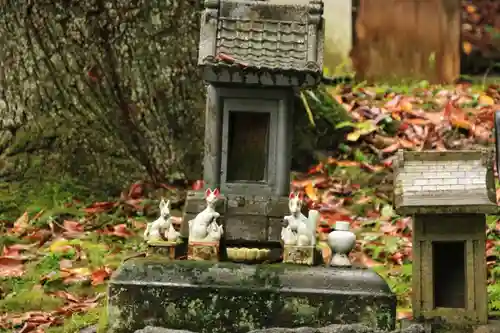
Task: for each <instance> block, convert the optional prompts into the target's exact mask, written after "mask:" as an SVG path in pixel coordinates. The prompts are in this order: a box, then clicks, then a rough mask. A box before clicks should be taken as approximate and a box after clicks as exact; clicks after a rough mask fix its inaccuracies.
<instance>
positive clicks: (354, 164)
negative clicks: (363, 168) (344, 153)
mask: <svg viewBox="0 0 500 333" xmlns="http://www.w3.org/2000/svg"><path fill="white" fill-rule="evenodd" d="M337 165H338V166H339V167H357V166H359V165H360V164H359V162H355V161H338V162H337Z"/></svg>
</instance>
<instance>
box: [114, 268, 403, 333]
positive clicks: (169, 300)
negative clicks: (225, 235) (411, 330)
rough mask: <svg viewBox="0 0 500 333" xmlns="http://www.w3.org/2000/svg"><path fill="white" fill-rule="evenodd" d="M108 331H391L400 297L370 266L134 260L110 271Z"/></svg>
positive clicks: (235, 332)
mask: <svg viewBox="0 0 500 333" xmlns="http://www.w3.org/2000/svg"><path fill="white" fill-rule="evenodd" d="M108 295H109V298H108V322H109V329H108V333H132V332H134V331H135V330H137V329H141V328H143V327H145V326H148V325H151V326H160V327H166V328H171V329H184V330H189V331H193V332H214V333H245V332H248V331H250V330H252V329H258V328H263V327H300V326H314V327H321V326H327V325H330V324H350V323H362V324H365V325H367V326H369V327H373V328H378V329H382V330H390V329H393V327H394V325H395V315H396V297H395V295H394V294H392V293H391V291H390V289H389V287H388V286H387V284H386V283H385V281H384V280H383V279H382V278H381V277H379V276H378V275H377V274H376V273H374V272H373V271H371V270H369V269H361V268H359V269H358V268H327V267H308V266H301V265H288V264H272V265H265V264H262V265H244V264H236V263H228V262H219V263H211V262H206V261H186V260H183V261H168V260H159V259H153V258H136V259H131V260H129V261H126V262H125V263H124V264H123V265H122V267H121V268H120V269H119V270H118V271H116V272H115V274H113V276H112V278H111V280H110V283H109V291H108Z"/></svg>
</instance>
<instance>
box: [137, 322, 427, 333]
mask: <svg viewBox="0 0 500 333" xmlns="http://www.w3.org/2000/svg"><path fill="white" fill-rule="evenodd" d="M135 333H194V332H192V331H186V330H172V329H169V328H162V327H153V326H148V327H145V328H143V329H141V330H137V331H135ZM248 333H388V332H387V331H380V330H376V329H373V328H370V327H367V326H365V325H360V324H352V325H329V326H325V327H319V328H315V327H298V328H282V327H277V328H265V329H258V330H253V331H250V332H248ZM391 333H426V332H425V329H424V327H423V326H421V325H412V326H410V327H407V328H404V329H398V330H395V331H392V332H391Z"/></svg>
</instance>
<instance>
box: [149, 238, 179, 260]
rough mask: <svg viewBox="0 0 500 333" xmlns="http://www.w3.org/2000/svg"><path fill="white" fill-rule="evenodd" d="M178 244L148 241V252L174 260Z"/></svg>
mask: <svg viewBox="0 0 500 333" xmlns="http://www.w3.org/2000/svg"><path fill="white" fill-rule="evenodd" d="M177 245H178V244H177V243H176V242H165V241H156V242H148V254H154V255H160V256H164V257H167V258H169V259H171V260H174V259H175V249H176V247H177Z"/></svg>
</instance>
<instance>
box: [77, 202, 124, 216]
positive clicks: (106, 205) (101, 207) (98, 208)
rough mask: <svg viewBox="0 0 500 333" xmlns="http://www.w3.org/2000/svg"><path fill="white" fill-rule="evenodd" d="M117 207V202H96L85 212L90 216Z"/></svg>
mask: <svg viewBox="0 0 500 333" xmlns="http://www.w3.org/2000/svg"><path fill="white" fill-rule="evenodd" d="M116 206H117V203H116V202H107V201H105V202H95V203H93V204H92V205H90V206H89V207H87V208H85V209H84V210H85V212H86V213H88V214H96V213H104V212H107V211H110V210H111V209H113V208H114V207H116Z"/></svg>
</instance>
